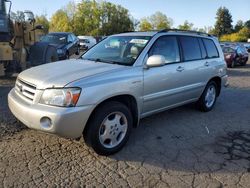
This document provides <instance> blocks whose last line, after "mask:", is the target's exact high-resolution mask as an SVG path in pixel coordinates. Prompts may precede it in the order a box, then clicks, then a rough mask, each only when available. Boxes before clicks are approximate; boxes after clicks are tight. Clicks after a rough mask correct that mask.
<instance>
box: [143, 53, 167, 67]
mask: <svg viewBox="0 0 250 188" xmlns="http://www.w3.org/2000/svg"><path fill="white" fill-rule="evenodd" d="M165 63H166V59H165V57H164V56H162V55H152V56H150V57H149V58H148V60H147V63H146V68H151V67H160V66H163V65H165Z"/></svg>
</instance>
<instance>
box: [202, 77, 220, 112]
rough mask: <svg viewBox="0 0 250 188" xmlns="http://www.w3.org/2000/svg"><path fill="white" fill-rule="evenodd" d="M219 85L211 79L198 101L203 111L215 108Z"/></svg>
mask: <svg viewBox="0 0 250 188" xmlns="http://www.w3.org/2000/svg"><path fill="white" fill-rule="evenodd" d="M217 91H218V86H217V84H216V82H214V81H211V82H209V83H208V84H207V86H206V88H205V90H204V91H203V93H202V95H201V97H200V99H199V101H198V102H197V105H198V108H199V109H200V110H201V111H203V112H208V111H210V110H212V109H213V107H214V105H215V102H216V99H217Z"/></svg>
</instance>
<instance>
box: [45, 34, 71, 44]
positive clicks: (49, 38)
mask: <svg viewBox="0 0 250 188" xmlns="http://www.w3.org/2000/svg"><path fill="white" fill-rule="evenodd" d="M41 41H42V42H48V43H52V44H65V43H66V42H67V37H66V35H46V36H44V37H42V38H41Z"/></svg>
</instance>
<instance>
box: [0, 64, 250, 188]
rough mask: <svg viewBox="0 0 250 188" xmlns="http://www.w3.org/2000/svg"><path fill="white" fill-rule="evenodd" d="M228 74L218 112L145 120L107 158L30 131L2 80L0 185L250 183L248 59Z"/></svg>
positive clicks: (189, 111) (9, 83) (179, 112)
mask: <svg viewBox="0 0 250 188" xmlns="http://www.w3.org/2000/svg"><path fill="white" fill-rule="evenodd" d="M229 76H230V77H229V83H230V85H229V87H228V88H226V89H223V90H222V93H221V96H220V97H219V98H218V100H217V104H216V106H215V108H214V110H213V111H211V112H209V113H201V112H199V111H197V110H195V108H194V107H193V105H187V106H184V107H180V108H176V109H172V110H169V111H166V112H163V113H160V114H157V115H154V116H151V117H148V118H145V119H143V120H142V121H141V123H140V126H139V127H138V128H137V129H134V131H133V133H132V135H131V137H130V140H129V142H128V144H127V145H126V146H125V148H124V149H123V150H122V151H121V152H119V153H117V154H115V155H113V156H110V157H101V156H98V155H96V154H95V153H94V152H93V151H92V150H90V149H89V148H88V147H87V146H86V145H85V144H84V143H83V140H80V141H74V140H67V139H63V138H59V137H57V136H54V135H48V134H44V133H41V132H38V131H34V130H30V129H27V128H25V127H24V126H23V125H21V124H20V123H19V122H17V121H16V120H15V118H14V117H13V116H12V115H11V113H10V112H9V110H8V107H7V93H8V92H9V90H10V89H11V87H13V85H14V79H12V80H7V79H1V80H0V187H13V186H14V187H34V186H39V187H60V186H62V187H83V186H90V187H93V186H97V187H128V186H130V187H230V188H231V187H249V184H250V173H249V172H250V128H249V125H250V64H249V63H248V65H247V66H246V67H237V68H234V69H231V70H229Z"/></svg>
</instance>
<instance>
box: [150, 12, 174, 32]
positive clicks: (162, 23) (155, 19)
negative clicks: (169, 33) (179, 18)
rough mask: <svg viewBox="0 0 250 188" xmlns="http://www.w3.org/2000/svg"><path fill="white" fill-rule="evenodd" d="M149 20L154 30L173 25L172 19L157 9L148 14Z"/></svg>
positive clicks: (168, 27)
mask: <svg viewBox="0 0 250 188" xmlns="http://www.w3.org/2000/svg"><path fill="white" fill-rule="evenodd" d="M150 21H151V24H152V26H153V29H156V30H161V29H170V28H171V27H172V25H173V20H172V19H171V18H168V17H167V16H166V15H165V14H163V13H162V12H159V11H158V12H156V13H155V14H153V15H151V16H150Z"/></svg>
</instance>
